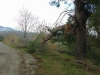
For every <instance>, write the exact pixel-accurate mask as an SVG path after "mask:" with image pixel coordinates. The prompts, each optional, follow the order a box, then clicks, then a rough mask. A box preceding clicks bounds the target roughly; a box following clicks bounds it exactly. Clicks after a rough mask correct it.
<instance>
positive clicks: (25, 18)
mask: <svg viewBox="0 0 100 75" xmlns="http://www.w3.org/2000/svg"><path fill="white" fill-rule="evenodd" d="M16 21H17V23H18V25H19V26H18V27H19V28H20V30H22V31H23V37H24V39H26V38H27V34H28V33H29V31H31V30H32V29H33V28H34V27H35V25H36V24H37V23H38V17H35V16H34V15H32V13H31V12H29V11H28V9H27V8H22V9H21V10H20V11H19V15H18V17H17V18H16Z"/></svg>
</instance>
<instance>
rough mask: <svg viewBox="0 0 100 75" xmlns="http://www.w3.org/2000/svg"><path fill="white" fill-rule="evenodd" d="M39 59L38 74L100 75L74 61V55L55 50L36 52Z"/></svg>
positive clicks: (35, 54)
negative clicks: (55, 51)
mask: <svg viewBox="0 0 100 75" xmlns="http://www.w3.org/2000/svg"><path fill="white" fill-rule="evenodd" d="M33 56H35V57H36V58H37V60H38V64H37V65H38V66H39V69H38V70H37V72H36V74H37V75H100V74H99V73H97V72H96V71H92V70H86V67H85V66H82V65H80V64H76V63H75V62H72V60H73V57H72V56H69V55H63V54H59V53H53V52H44V53H34V54H33Z"/></svg>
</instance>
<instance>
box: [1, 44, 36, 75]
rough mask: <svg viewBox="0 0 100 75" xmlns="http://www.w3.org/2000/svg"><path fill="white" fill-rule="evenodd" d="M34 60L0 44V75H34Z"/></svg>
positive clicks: (25, 54) (28, 55)
mask: <svg viewBox="0 0 100 75" xmlns="http://www.w3.org/2000/svg"><path fill="white" fill-rule="evenodd" d="M36 62H37V61H36V59H35V58H34V57H32V56H31V55H30V54H27V53H24V52H21V51H19V50H15V49H13V48H11V47H9V46H7V45H5V44H3V43H2V42H0V75H34V73H35V69H36V68H37V66H36V65H35V64H36Z"/></svg>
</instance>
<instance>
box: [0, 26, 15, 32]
mask: <svg viewBox="0 0 100 75" xmlns="http://www.w3.org/2000/svg"><path fill="white" fill-rule="evenodd" d="M13 30H14V29H12V28H10V27H3V26H0V31H13Z"/></svg>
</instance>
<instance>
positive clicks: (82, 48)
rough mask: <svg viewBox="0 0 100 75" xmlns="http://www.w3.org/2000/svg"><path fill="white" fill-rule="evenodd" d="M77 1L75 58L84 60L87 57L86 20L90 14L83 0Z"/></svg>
mask: <svg viewBox="0 0 100 75" xmlns="http://www.w3.org/2000/svg"><path fill="white" fill-rule="evenodd" d="M83 1H84V0H83ZM75 3H76V4H75V16H76V18H77V22H76V25H77V29H76V53H75V59H77V60H84V59H85V57H86V21H87V19H88V16H87V15H88V14H87V11H86V9H85V8H84V2H82V0H76V2H75Z"/></svg>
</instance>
